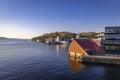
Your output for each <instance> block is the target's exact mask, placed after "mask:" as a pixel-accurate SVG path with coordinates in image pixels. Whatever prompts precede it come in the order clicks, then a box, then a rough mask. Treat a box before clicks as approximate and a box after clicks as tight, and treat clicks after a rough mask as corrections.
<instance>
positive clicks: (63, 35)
mask: <svg viewBox="0 0 120 80" xmlns="http://www.w3.org/2000/svg"><path fill="white" fill-rule="evenodd" d="M57 36H59V37H60V38H63V39H71V38H75V37H76V33H72V32H66V31H63V32H52V33H46V34H43V35H41V36H37V37H34V38H32V41H37V40H39V41H40V42H44V41H45V39H46V38H56V37H57Z"/></svg>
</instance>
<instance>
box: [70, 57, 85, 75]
mask: <svg viewBox="0 0 120 80" xmlns="http://www.w3.org/2000/svg"><path fill="white" fill-rule="evenodd" d="M69 64H70V67H71V69H72V72H73V73H78V72H80V71H83V70H84V69H85V65H84V64H82V63H81V62H78V61H75V59H74V58H71V57H69Z"/></svg>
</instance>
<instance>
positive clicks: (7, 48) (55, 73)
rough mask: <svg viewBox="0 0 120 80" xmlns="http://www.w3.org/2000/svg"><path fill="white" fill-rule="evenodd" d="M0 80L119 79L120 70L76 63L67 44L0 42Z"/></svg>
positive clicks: (21, 41) (23, 41)
mask: <svg viewBox="0 0 120 80" xmlns="http://www.w3.org/2000/svg"><path fill="white" fill-rule="evenodd" d="M0 80H120V67H119V66H112V65H96V64H86V63H84V64H83V63H79V62H76V61H74V60H73V59H70V58H68V46H66V45H45V44H42V43H36V42H31V41H28V40H0Z"/></svg>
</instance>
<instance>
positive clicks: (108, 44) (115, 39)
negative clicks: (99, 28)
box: [105, 26, 120, 55]
mask: <svg viewBox="0 0 120 80" xmlns="http://www.w3.org/2000/svg"><path fill="white" fill-rule="evenodd" d="M105 53H106V54H112V55H118V54H119V55H120V26H115V27H114V26H113V27H105Z"/></svg>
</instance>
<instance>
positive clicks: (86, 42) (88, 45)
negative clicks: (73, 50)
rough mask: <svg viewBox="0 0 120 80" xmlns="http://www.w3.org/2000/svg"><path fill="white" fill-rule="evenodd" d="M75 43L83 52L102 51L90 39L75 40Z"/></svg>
mask: <svg viewBox="0 0 120 80" xmlns="http://www.w3.org/2000/svg"><path fill="white" fill-rule="evenodd" d="M75 41H76V42H77V43H78V44H79V45H80V46H81V47H82V48H83V49H84V50H85V51H95V52H98V51H103V49H102V48H101V47H100V46H98V45H97V44H96V43H95V42H94V41H92V40H90V39H75Z"/></svg>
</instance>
